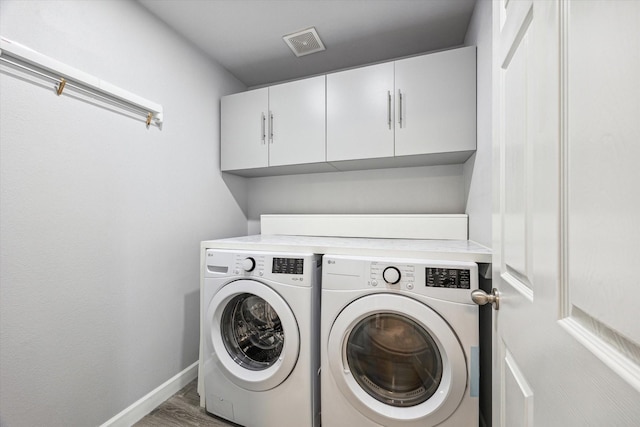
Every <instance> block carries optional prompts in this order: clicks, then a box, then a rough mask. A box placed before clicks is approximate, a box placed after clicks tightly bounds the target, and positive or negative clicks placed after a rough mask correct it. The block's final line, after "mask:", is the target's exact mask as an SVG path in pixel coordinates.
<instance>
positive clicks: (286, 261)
mask: <svg viewBox="0 0 640 427" xmlns="http://www.w3.org/2000/svg"><path fill="white" fill-rule="evenodd" d="M271 272H272V273H279V274H303V273H304V259H303V258H274V259H273V268H272V270H271Z"/></svg>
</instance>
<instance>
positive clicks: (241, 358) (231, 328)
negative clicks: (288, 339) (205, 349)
mask: <svg viewBox="0 0 640 427" xmlns="http://www.w3.org/2000/svg"><path fill="white" fill-rule="evenodd" d="M221 329H222V330H221V333H222V338H223V342H224V345H225V348H226V349H227V352H228V353H229V355H230V356H231V357H232V359H233V360H234V361H235V362H236V363H238V364H239V365H240V366H242V367H244V368H247V369H249V370H252V371H259V370H263V369H267V368H269V367H270V366H272V365H273V364H274V363H275V362H276V361H277V360H278V358H279V357H280V354H281V353H282V349H283V347H284V338H285V337H284V329H283V327H282V323H281V321H280V317H279V316H278V313H277V312H276V311H275V310H274V309H273V307H271V305H270V304H269V303H268V302H267V301H265V300H264V299H262V298H260V297H259V296H256V295H253V294H250V293H243V294H240V295H237V296H236V297H234V298H233V299H232V300H231V301H229V303H228V304H227V306H226V307H225V308H224V311H223V313H222V324H221Z"/></svg>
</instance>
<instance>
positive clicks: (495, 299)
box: [471, 288, 500, 310]
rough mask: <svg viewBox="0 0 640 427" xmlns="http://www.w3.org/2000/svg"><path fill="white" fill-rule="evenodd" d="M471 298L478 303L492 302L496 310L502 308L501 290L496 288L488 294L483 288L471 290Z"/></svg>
mask: <svg viewBox="0 0 640 427" xmlns="http://www.w3.org/2000/svg"><path fill="white" fill-rule="evenodd" d="M471 299H472V300H473V302H475V303H476V304H478V305H485V304H491V305H492V306H493V308H494V309H495V310H499V309H500V292H498V290H497V289H496V288H493V289H491V293H490V294H488V293H486V292H485V291H483V290H482V289H476V290H475V291H473V292H471Z"/></svg>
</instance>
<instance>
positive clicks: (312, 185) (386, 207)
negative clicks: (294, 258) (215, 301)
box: [249, 165, 464, 233]
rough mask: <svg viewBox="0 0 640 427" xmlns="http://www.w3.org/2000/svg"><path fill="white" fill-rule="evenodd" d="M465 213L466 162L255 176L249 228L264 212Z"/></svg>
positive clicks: (254, 227) (253, 229) (251, 184)
mask: <svg viewBox="0 0 640 427" xmlns="http://www.w3.org/2000/svg"><path fill="white" fill-rule="evenodd" d="M424 213H427V214H462V213H464V179H463V171H462V165H443V166H424V167H411V168H395V169H375V170H363V171H349V172H328V173H316V174H308V175H295V176H286V175H285V176H274V177H262V178H251V179H249V231H250V232H254V233H255V232H258V233H259V219H260V215H261V214H424Z"/></svg>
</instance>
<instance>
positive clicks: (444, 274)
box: [425, 267, 471, 289]
mask: <svg viewBox="0 0 640 427" xmlns="http://www.w3.org/2000/svg"><path fill="white" fill-rule="evenodd" d="M425 273H426V274H425V277H426V283H425V286H429V287H431V288H451V289H471V271H470V270H459V269H457V268H433V267H427V268H425Z"/></svg>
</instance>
